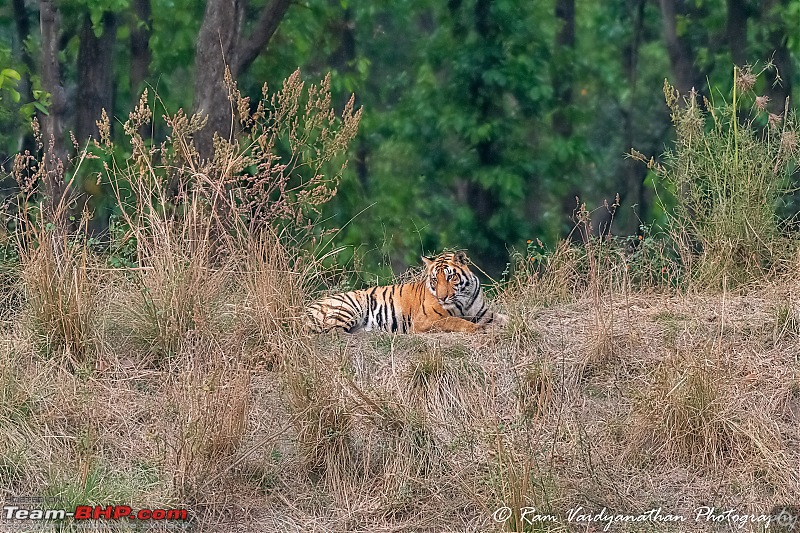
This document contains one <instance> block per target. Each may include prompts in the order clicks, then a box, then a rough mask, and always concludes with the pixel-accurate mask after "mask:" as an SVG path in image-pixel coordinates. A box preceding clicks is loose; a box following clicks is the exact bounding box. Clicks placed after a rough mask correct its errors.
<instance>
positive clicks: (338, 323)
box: [307, 251, 508, 333]
mask: <svg viewBox="0 0 800 533" xmlns="http://www.w3.org/2000/svg"><path fill="white" fill-rule="evenodd" d="M422 259H423V261H424V263H425V276H424V278H423V279H421V280H419V281H416V282H413V283H402V284H398V285H388V286H384V287H372V288H369V289H362V290H357V291H350V292H345V293H340V294H334V295H331V296H328V297H326V298H323V299H321V300H319V301H317V302H314V303H313V304H311V305H310V306H309V307H308V309H307V312H308V317H307V318H308V320H307V324H308V327H309V329H310V330H311V331H314V332H317V333H324V332H329V331H332V330H336V329H341V330H343V331H345V332H348V333H356V332H358V331H370V330H376V329H379V330H384V331H388V332H392V333H412V332H415V333H421V332H425V331H463V332H469V333H474V332H477V331H481V330H484V329H488V328H491V327H493V326H500V327H502V326H504V325H505V324H506V322H507V321H508V318H507V317H506V316H505V315H501V314H499V313H493V312H492V311H490V310H489V306H488V304H487V302H486V299H485V298H484V295H483V291H482V290H481V285H480V281H479V280H478V277H477V276H476V275H475V274H473V273H472V271H470V269H469V266H468V263H469V260H468V259H467V256H466V254H465V253H464V252H460V251H459V252H445V253H443V254H441V255H439V256H437V257H435V258H427V257H423V258H422Z"/></svg>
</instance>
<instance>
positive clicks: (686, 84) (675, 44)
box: [659, 0, 699, 95]
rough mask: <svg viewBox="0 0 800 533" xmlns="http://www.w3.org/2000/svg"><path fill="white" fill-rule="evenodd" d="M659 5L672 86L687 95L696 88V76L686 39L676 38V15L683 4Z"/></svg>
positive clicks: (663, 1)
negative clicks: (672, 77)
mask: <svg viewBox="0 0 800 533" xmlns="http://www.w3.org/2000/svg"><path fill="white" fill-rule="evenodd" d="M659 3H660V5H661V22H662V27H663V31H664V43H665V44H666V47H667V54H668V55H669V62H670V65H671V67H672V75H673V76H674V78H675V79H674V82H673V85H674V86H675V88H676V89H678V92H680V93H681V94H682V95H687V94H689V92H690V91H691V90H692V89H693V88H695V87H696V86H697V80H698V79H699V78H698V75H697V72H696V70H695V68H694V58H693V56H692V52H691V49H690V47H689V44H688V43H687V42H686V39H685V38H683V37H679V36H678V29H677V23H678V15H679V14H683V13H682V11H681V8H682V5H683V2H682V1H681V0H659Z"/></svg>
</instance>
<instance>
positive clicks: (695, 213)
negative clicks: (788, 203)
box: [632, 66, 800, 287]
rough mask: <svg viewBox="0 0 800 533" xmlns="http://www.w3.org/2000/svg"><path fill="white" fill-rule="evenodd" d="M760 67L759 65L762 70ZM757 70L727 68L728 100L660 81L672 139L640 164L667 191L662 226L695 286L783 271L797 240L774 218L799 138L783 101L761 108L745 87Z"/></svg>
mask: <svg viewBox="0 0 800 533" xmlns="http://www.w3.org/2000/svg"><path fill="white" fill-rule="evenodd" d="M762 72H763V70H762ZM758 74H760V73H754V72H753V70H752V68H751V67H749V66H748V67H745V68H743V69H740V68H738V67H736V68H734V83H733V92H732V98H731V100H730V101H726V100H725V99H722V100H721V101H720V102H718V101H716V100H715V99H714V98H713V97H712V99H711V100H709V99H708V98H705V97H704V98H703V99H702V101H699V98H698V95H697V94H696V93H691V94H688V95H680V94H678V92H677V91H676V90H675V88H674V87H672V86H671V85H670V84H669V83H667V82H666V81H665V83H664V96H665V98H666V102H667V105H668V106H669V109H670V111H671V116H672V124H673V126H674V128H675V135H676V139H675V144H674V146H673V148H672V149H670V150H668V151H667V152H666V153H665V154H664V156H663V162H662V163H658V162H655V161H654V160H653V159H650V160H649V161H648V160H647V159H646V158H645V157H644V156H643V155H642V154H640V153H638V152H636V151H633V152H632V156H633V157H634V158H637V159H639V160H641V161H645V162H646V163H648V166H649V167H650V168H651V169H653V170H654V171H655V172H656V174H657V176H658V177H660V178H661V180H663V182H664V183H666V184H667V185H668V186H669V187H670V189H671V190H672V191H673V193H674V194H675V197H676V198H675V199H676V208H675V210H674V212H673V213H672V214H669V215H668V217H669V226H670V231H671V233H672V234H673V236H674V238H675V241H676V245H677V249H678V250H679V253H680V255H681V259H682V263H683V265H684V266H685V267H687V268H691V270H692V275H693V278H694V279H695V280H697V282H699V283H700V285H701V286H706V287H723V286H725V287H734V286H737V285H741V284H744V283H746V282H748V281H751V280H754V279H760V278H762V277H764V276H769V275H772V274H775V273H777V272H780V271H782V270H784V269H785V268H786V267H787V265H788V264H789V261H790V259H791V256H792V254H793V253H794V250H795V249H796V248H797V242H796V241H793V240H790V239H788V238H787V237H785V236H784V235H782V234H781V225H782V223H783V222H785V221H781V220H779V217H778V215H777V212H778V208H779V204H780V202H781V201H782V200H783V199H784V197H785V195H786V194H787V192H789V188H790V182H791V178H792V176H793V174H794V173H796V171H797V164H798V154H800V139H799V138H798V131H797V117H796V115H795V114H794V112H792V111H790V110H789V107H788V101H787V103H786V107H785V109H784V112H783V114H782V115H776V114H772V113H768V112H767V111H766V106H767V102H768V98H767V97H766V96H756V94H755V92H754V91H753V88H754V86H755V83H756V80H757V77H758Z"/></svg>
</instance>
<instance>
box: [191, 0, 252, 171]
mask: <svg viewBox="0 0 800 533" xmlns="http://www.w3.org/2000/svg"><path fill="white" fill-rule="evenodd" d="M243 14H244V10H243V6H242V1H241V0H208V3H207V4H206V12H205V15H204V17H203V25H202V26H201V27H200V33H199V34H198V36H197V51H196V54H195V81H194V110H195V113H198V114H201V115H207V116H208V123H207V125H206V127H205V128H204V129H203V130H201V131H199V132H197V133H196V134H195V144H196V146H197V150H198V151H199V152H200V155H201V157H203V158H205V159H210V158H211V157H213V155H214V144H213V139H214V134H219V135H221V136H222V137H225V138H227V137H228V136H229V135H230V133H231V124H232V117H233V109H232V107H231V102H230V101H229V100H228V90H227V89H226V87H225V66H226V65H232V67H231V74H232V75H233V77H234V79H235V78H236V75H237V71H236V70H235V68H234V67H233V66H235V65H237V57H236V44H237V42H238V40H239V32H240V29H241V25H242V15H243Z"/></svg>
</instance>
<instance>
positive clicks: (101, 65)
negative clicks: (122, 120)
mask: <svg viewBox="0 0 800 533" xmlns="http://www.w3.org/2000/svg"><path fill="white" fill-rule="evenodd" d="M102 25H103V33H102V34H101V35H100V37H98V36H97V35H95V33H94V29H93V28H92V21H91V20H90V18H89V15H88V14H87V15H85V17H84V19H83V27H82V28H81V33H80V45H79V47H78V100H77V109H76V117H75V136H76V138H77V139H78V142H80V143H84V142H86V140H87V139H88V138H89V137H93V138H95V139H97V138H98V130H97V124H96V121H97V120H99V119H100V116H101V114H102V111H103V109H105V110H106V113H108V115H109V117H110V116H113V111H114V107H113V96H114V79H113V76H114V64H113V58H114V43H115V41H116V29H117V23H116V17H115V15H114V14H113V13H111V12H106V13H104V14H103V18H102ZM112 124H113V121H112Z"/></svg>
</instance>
